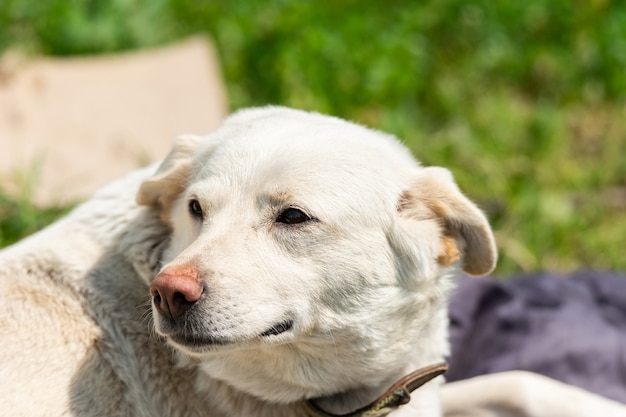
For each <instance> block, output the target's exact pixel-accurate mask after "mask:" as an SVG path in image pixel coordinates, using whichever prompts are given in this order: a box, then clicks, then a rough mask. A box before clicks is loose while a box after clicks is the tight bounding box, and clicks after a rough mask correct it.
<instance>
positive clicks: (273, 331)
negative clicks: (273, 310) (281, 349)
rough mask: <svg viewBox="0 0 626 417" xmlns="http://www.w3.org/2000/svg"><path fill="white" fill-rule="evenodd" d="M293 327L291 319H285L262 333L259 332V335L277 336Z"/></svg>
mask: <svg viewBox="0 0 626 417" xmlns="http://www.w3.org/2000/svg"><path fill="white" fill-rule="evenodd" d="M291 329H293V320H285V321H282V322H280V323H278V324H275V325H273V326H272V327H270V328H269V329H267V330H266V331H264V332H263V333H261V337H271V336H278V335H280V334H283V333H285V332H288V331H289V330H291Z"/></svg>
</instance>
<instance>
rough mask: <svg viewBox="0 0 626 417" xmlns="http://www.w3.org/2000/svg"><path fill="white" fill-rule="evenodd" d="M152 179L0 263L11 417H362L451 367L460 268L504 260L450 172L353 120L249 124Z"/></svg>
mask: <svg viewBox="0 0 626 417" xmlns="http://www.w3.org/2000/svg"><path fill="white" fill-rule="evenodd" d="M152 173H153V170H144V171H140V172H137V173H134V174H132V175H131V176H129V177H128V178H126V179H123V180H121V181H119V182H117V183H114V184H112V185H111V186H109V187H107V188H106V189H104V190H102V191H101V192H100V193H99V194H97V195H96V196H95V197H94V198H93V199H92V200H90V201H89V202H87V203H85V204H84V205H82V206H81V207H79V208H78V209H76V210H75V211H74V212H73V213H72V214H71V215H69V216H68V217H67V218H66V219H64V220H62V221H60V222H58V223H57V224H55V225H53V226H51V227H50V228H48V229H46V230H44V231H42V232H40V233H39V234H37V235H35V236H33V237H31V238H29V239H26V240H25V241H23V242H21V243H19V244H18V245H15V246H14V247H11V248H8V249H5V250H4V251H2V252H0V265H1V267H0V284H1V286H2V292H1V293H0V306H2V307H1V308H2V315H1V316H0V323H1V326H0V337H2V340H3V345H2V348H1V349H0V364H1V368H0V409H2V410H3V412H6V413H7V415H11V416H37V415H42V416H43V415H46V416H47V415H77V416H102V415H107V416H117V415H119V416H159V415H163V416H196V415H197V416H222V415H230V416H252V415H254V416H281V415H284V416H300V415H303V411H302V407H301V402H302V400H304V399H315V403H316V404H317V405H318V406H319V407H320V408H322V409H324V410H328V411H329V412H334V413H345V412H348V411H352V410H354V409H356V408H359V407H361V406H363V405H365V404H367V403H368V402H370V401H372V400H373V399H374V398H376V397H377V396H378V395H380V394H381V393H382V392H383V391H385V390H386V389H387V388H388V387H389V386H390V385H391V384H393V383H394V382H395V381H396V380H398V379H399V378H400V377H402V376H403V375H405V374H407V373H409V372H411V371H413V370H415V369H418V368H420V367H423V366H425V365H430V364H433V363H436V362H440V361H442V360H443V358H444V356H445V355H446V354H447V353H448V348H447V340H446V332H447V330H446V329H447V319H446V301H447V294H448V292H449V290H450V289H451V288H452V286H453V276H454V274H455V272H456V271H457V270H458V268H459V267H462V268H463V269H464V270H465V271H466V272H468V273H470V274H474V275H481V274H485V273H487V272H489V271H490V270H491V269H492V268H493V265H494V262H495V256H496V255H495V246H494V242H493V238H492V235H491V232H490V230H489V226H488V224H487V222H486V220H485V218H484V216H483V215H482V213H481V212H480V211H479V210H478V209H477V208H476V207H475V206H474V205H473V204H472V203H471V202H469V200H467V199H466V198H465V197H464V196H463V195H462V194H461V193H460V192H459V191H458V189H457V188H456V186H455V185H454V182H453V180H452V178H451V176H450V174H449V173H448V172H447V171H446V170H444V169H441V168H423V167H420V166H419V165H418V164H417V163H416V162H415V161H414V160H413V158H412V157H411V156H410V154H409V153H408V151H406V150H405V149H404V148H403V147H402V146H401V145H400V144H399V143H398V142H397V141H396V140H395V139H394V138H391V137H388V136H386V135H383V134H381V133H378V132H374V131H370V130H367V129H365V128H362V127H359V126H356V125H353V124H350V123H347V122H344V121H340V120H338V119H334V118H330V117H325V116H320V115H316V114H308V113H303V112H298V111H294V110H287V109H280V108H267V109H257V110H249V111H244V112H240V113H239V114H237V115H235V116H232V117H231V118H229V119H228V120H227V121H226V122H225V124H224V125H223V127H222V128H221V129H219V130H218V131H217V132H216V133H214V134H212V135H210V136H208V137H207V138H197V137H183V138H181V139H179V140H178V142H177V143H176V144H175V146H174V149H173V150H172V153H171V154H170V155H169V156H168V158H166V160H165V161H164V162H163V164H162V165H161V167H160V168H159V169H158V171H157V172H156V173H155V174H154V175H153V176H151V174H152ZM148 177H149V178H148ZM135 194H138V202H139V203H140V204H141V205H143V206H147V207H140V206H137V205H136V204H135V203H134V196H135ZM155 276H156V278H155ZM150 295H151V296H152V314H150ZM151 317H153V319H154V320H153V321H154V325H153V324H152V320H151ZM153 329H156V334H155V332H154V330H153ZM439 383H440V380H439V379H436V380H434V381H432V382H430V383H428V384H426V386H424V387H423V388H420V389H419V390H418V391H416V393H415V394H414V395H413V398H412V400H411V402H410V403H409V404H408V405H406V406H404V407H402V408H401V409H399V410H398V411H395V412H394V413H393V415H394V416H402V415H414V414H415V413H416V412H417V411H418V410H419V411H420V412H421V414H419V415H423V416H429V417H430V416H438V415H440V413H441V412H440V410H439V400H438V392H437V391H438V384H439Z"/></svg>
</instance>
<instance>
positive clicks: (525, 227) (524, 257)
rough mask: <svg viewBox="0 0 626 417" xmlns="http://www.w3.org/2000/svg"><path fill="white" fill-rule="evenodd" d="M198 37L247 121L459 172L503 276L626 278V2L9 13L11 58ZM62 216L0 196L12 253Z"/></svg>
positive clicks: (218, 5)
mask: <svg viewBox="0 0 626 417" xmlns="http://www.w3.org/2000/svg"><path fill="white" fill-rule="evenodd" d="M197 33H206V34H208V35H210V36H211V37H212V38H213V39H214V40H215V42H216V44H217V48H218V51H219V54H220V58H221V60H222V65H223V71H224V77H225V80H226V83H227V88H228V93H229V96H230V101H231V107H232V109H233V110H234V109H236V108H240V107H244V106H250V105H263V104H267V103H274V104H284V105H289V106H294V107H299V108H303V109H310V110H317V111H320V112H325V113H331V114H334V115H337V116H341V117H344V118H348V119H351V120H355V121H358V122H360V123H363V124H366V125H368V126H371V127H374V128H379V129H383V130H386V131H389V132H391V133H394V134H396V135H397V136H399V137H400V138H402V139H403V140H404V141H405V142H406V143H407V144H408V145H409V146H410V147H411V148H412V149H413V151H414V152H415V155H416V156H417V157H418V159H420V160H421V161H422V162H423V163H424V164H426V165H442V166H446V167H449V168H450V169H451V170H452V171H453V172H454V174H455V176H456V178H457V180H458V182H459V184H460V186H461V187H462V189H463V190H465V191H466V193H467V194H468V195H469V196H470V197H471V198H472V199H474V200H475V201H476V202H477V203H479V204H480V205H481V207H482V208H483V209H484V210H485V211H486V212H487V214H488V216H489V218H490V220H491V222H492V225H493V227H494V230H495V232H496V236H497V240H498V245H499V249H500V256H501V258H500V262H499V266H498V269H497V271H496V272H497V273H498V274H500V275H504V274H509V273H511V272H515V271H520V270H537V269H549V270H558V271H567V270H573V269H578V268H598V269H621V270H626V257H625V256H624V251H625V247H626V100H625V98H626V2H621V1H611V0H595V1H594V0H589V1H582V0H580V1H576V0H533V1H532V2H514V1H499V0H482V1H481V0H477V1H471V2H470V1H460V0H435V1H432V0H427V1H415V0H392V1H389V2H381V1H353V0H335V1H333V2H324V3H322V2H313V1H306V0H274V1H263V2H260V1H258V2H257V1H233V0H230V1H224V0H212V1H198V0H170V1H167V0H150V1H138V0H111V1H102V0H74V1H72V0H46V1H41V0H2V1H1V2H0V52H1V51H4V50H6V49H7V48H19V49H20V50H21V51H23V52H25V53H27V54H45V55H81V54H100V53H110V52H114V51H120V50H129V49H136V48H142V47H150V46H155V45H160V44H164V43H167V42H170V41H173V40H177V39H180V38H183V37H185V36H187V35H191V34H197ZM64 210H65V209H64V208H59V209H48V210H39V209H37V208H36V207H33V206H32V205H31V204H30V203H29V199H28V190H25V192H24V193H23V195H22V196H18V197H13V196H11V197H9V196H7V195H4V194H3V193H1V192H0V219H1V220H0V246H2V245H6V244H9V243H10V242H13V241H15V240H16V239H18V238H20V237H21V236H23V235H25V234H27V233H30V232H32V231H33V230H36V229H37V228H39V227H41V226H42V225H44V224H45V223H47V222H49V221H51V220H52V219H54V218H55V217H56V216H58V215H59V213H62V212H64Z"/></svg>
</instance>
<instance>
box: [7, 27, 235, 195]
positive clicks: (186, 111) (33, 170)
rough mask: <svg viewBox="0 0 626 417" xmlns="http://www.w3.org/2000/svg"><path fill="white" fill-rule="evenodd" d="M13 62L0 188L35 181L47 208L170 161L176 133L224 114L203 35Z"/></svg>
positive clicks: (209, 124)
mask: <svg viewBox="0 0 626 417" xmlns="http://www.w3.org/2000/svg"><path fill="white" fill-rule="evenodd" d="M8 59H9V58H7V57H5V59H4V62H3V64H2V66H1V68H2V71H1V72H0V188H2V189H4V190H8V191H10V192H12V193H13V192H19V191H20V190H22V191H23V190H24V189H25V187H26V186H27V185H28V184H27V183H28V182H31V183H32V184H33V185H34V198H35V201H36V202H37V203H39V204H41V205H50V204H64V203H68V202H73V201H76V200H80V199H84V198H86V197H88V196H89V195H90V194H91V193H92V192H93V191H94V190H95V189H97V188H98V187H100V186H102V185H103V184H105V183H106V182H108V181H110V180H111V179H114V178H116V177H119V176H121V175H123V174H124V173H126V172H128V171H131V170H132V169H134V168H137V167H139V166H143V165H146V164H148V163H150V162H152V161H155V160H158V159H160V158H162V157H164V156H165V155H166V153H167V151H168V149H169V147H170V144H171V143H172V140H173V138H174V137H175V136H176V135H179V134H182V133H207V132H209V131H211V130H212V129H214V128H215V127H216V126H217V125H218V124H219V122H220V121H221V120H222V119H223V118H224V116H225V115H226V112H227V100H226V94H225V90H224V86H223V81H222V78H221V74H220V71H219V65H218V60H217V57H216V55H215V52H214V49H213V47H212V45H211V43H210V42H209V41H207V40H206V39H204V38H193V39H189V40H187V41H184V42H182V43H179V44H175V45H171V46H167V47H164V48H161V49H155V50H147V51H139V52H132V53H125V54H119V55H112V56H103V57H89V58H70V59H48V58H46V59H36V60H31V61H26V62H21V63H19V64H16V63H15V62H11V61H10V60H8ZM25 178H26V180H25ZM28 178H30V179H28ZM33 180H34V181H35V182H34V183H33V182H32V181H33Z"/></svg>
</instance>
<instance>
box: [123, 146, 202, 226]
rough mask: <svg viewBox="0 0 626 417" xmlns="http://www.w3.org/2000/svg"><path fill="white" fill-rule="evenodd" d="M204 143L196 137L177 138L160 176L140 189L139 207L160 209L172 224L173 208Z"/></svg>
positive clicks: (142, 185)
mask: <svg viewBox="0 0 626 417" xmlns="http://www.w3.org/2000/svg"><path fill="white" fill-rule="evenodd" d="M201 141H202V138H201V137H199V136H194V135H183V136H179V137H177V138H176V140H175V141H174V145H173V147H172V150H171V151H170V153H169V154H168V155H167V157H166V158H165V160H163V162H162V163H161V165H160V166H159V168H158V169H157V171H156V173H155V174H154V175H153V176H152V177H151V178H149V179H147V180H145V181H144V182H143V183H142V184H141V186H140V187H139V191H138V192H137V197H136V200H137V204H139V205H144V206H157V207H159V208H160V209H161V217H162V218H163V220H164V221H165V222H166V223H168V224H169V223H170V221H169V211H170V208H171V206H172V203H173V202H174V200H176V198H177V197H178V195H179V194H180V193H181V192H182V191H183V190H184V189H185V187H186V186H187V182H188V180H189V175H190V173H191V166H192V161H193V156H194V153H195V151H196V149H197V147H198V145H199V144H200V143H201Z"/></svg>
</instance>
